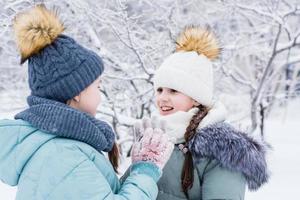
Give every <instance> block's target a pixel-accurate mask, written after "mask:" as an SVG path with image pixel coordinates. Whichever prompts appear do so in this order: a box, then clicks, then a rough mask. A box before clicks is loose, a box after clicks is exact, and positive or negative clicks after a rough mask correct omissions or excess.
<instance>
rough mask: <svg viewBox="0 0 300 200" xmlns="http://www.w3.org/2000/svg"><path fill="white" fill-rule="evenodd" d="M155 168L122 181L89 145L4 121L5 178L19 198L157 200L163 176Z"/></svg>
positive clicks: (0, 147)
mask: <svg viewBox="0 0 300 200" xmlns="http://www.w3.org/2000/svg"><path fill="white" fill-rule="evenodd" d="M153 168H155V166H154V165H152V164H150V163H143V162H142V163H138V164H135V165H133V166H132V167H131V169H130V170H129V171H130V175H129V176H128V178H126V179H125V180H124V182H120V181H119V179H118V177H117V176H116V174H115V173H114V170H113V168H112V166H111V164H110V162H109V161H108V160H107V159H106V158H105V157H104V155H103V154H101V153H99V152H98V151H96V150H95V149H94V148H93V147H91V146H89V145H88V144H86V143H83V142H79V141H76V140H71V139H66V138H59V137H57V136H55V135H51V134H47V133H45V132H42V131H40V130H39V129H36V128H34V127H32V126H31V125H30V124H29V123H27V122H25V121H23V120H0V179H1V180H2V181H3V182H4V183H6V184H9V185H11V186H15V185H17V186H18V191H17V196H16V199H21V200H27V199H30V200H40V199H55V200H61V199H67V200H71V199H72V200H77V199H80V200H82V199H97V200H101V199H116V200H117V199H130V200H142V199H156V196H157V193H158V191H157V186H156V179H157V178H159V176H160V174H157V173H155V172H159V171H157V170H153ZM145 171H147V172H148V175H147V174H146V173H145ZM149 173H150V175H149ZM151 173H152V175H151ZM153 177H154V178H153ZM155 177H156V178H155Z"/></svg>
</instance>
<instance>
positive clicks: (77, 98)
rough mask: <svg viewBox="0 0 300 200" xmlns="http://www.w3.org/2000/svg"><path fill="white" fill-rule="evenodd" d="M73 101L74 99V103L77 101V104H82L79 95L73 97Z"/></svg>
mask: <svg viewBox="0 0 300 200" xmlns="http://www.w3.org/2000/svg"><path fill="white" fill-rule="evenodd" d="M73 99H74V101H76V102H77V103H79V102H80V94H79V95H77V96H75V97H73Z"/></svg>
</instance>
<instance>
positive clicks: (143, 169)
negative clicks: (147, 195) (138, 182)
mask: <svg viewBox="0 0 300 200" xmlns="http://www.w3.org/2000/svg"><path fill="white" fill-rule="evenodd" d="M130 174H146V175H148V176H150V177H151V178H153V179H154V181H155V182H157V181H158V180H159V179H160V177H161V175H162V170H161V169H159V168H158V167H157V166H156V165H155V164H154V163H151V162H145V161H140V162H136V163H134V164H133V165H132V166H131V168H130Z"/></svg>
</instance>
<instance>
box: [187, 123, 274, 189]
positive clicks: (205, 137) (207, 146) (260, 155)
mask: <svg viewBox="0 0 300 200" xmlns="http://www.w3.org/2000/svg"><path fill="white" fill-rule="evenodd" d="M188 147H189V150H190V151H191V153H192V155H193V158H194V160H195V162H196V163H197V162H199V160H200V159H201V158H203V157H206V158H212V159H216V160H217V161H218V162H219V163H220V165H221V166H222V167H225V168H228V169H230V170H233V171H238V172H241V173H242V174H243V175H244V176H245V178H246V180H247V184H248V188H249V190H257V189H258V188H259V187H260V186H261V185H262V184H264V183H266V182H267V181H268V178H269V174H268V169H267V162H266V158H265V154H266V151H267V150H268V148H270V146H269V145H268V144H266V143H265V142H263V141H258V140H254V139H253V138H251V137H250V136H248V135H247V134H246V133H243V132H240V131H238V130H236V129H234V128H233V127H232V126H231V125H229V124H227V123H215V124H211V125H209V126H206V127H204V128H202V129H198V131H197V134H196V135H195V137H194V138H193V139H192V140H191V141H190V142H189V144H188Z"/></svg>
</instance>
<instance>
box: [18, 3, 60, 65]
mask: <svg viewBox="0 0 300 200" xmlns="http://www.w3.org/2000/svg"><path fill="white" fill-rule="evenodd" d="M64 29H65V28H64V26H63V23H61V22H60V20H59V19H58V17H57V12H55V11H50V10H48V9H47V8H46V7H45V6H44V5H37V6H35V7H33V8H32V9H30V10H28V11H26V12H23V13H20V14H18V15H17V16H16V17H15V19H14V31H15V35H16V42H17V45H18V48H19V50H20V53H21V64H22V63H24V62H25V61H26V60H27V59H28V58H29V57H30V56H32V55H34V54H37V53H39V52H40V51H41V50H42V49H43V48H44V47H46V46H47V45H49V44H51V43H52V42H53V41H54V40H55V39H56V38H57V37H58V36H59V35H60V34H61V33H62V32H63V31H64Z"/></svg>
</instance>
